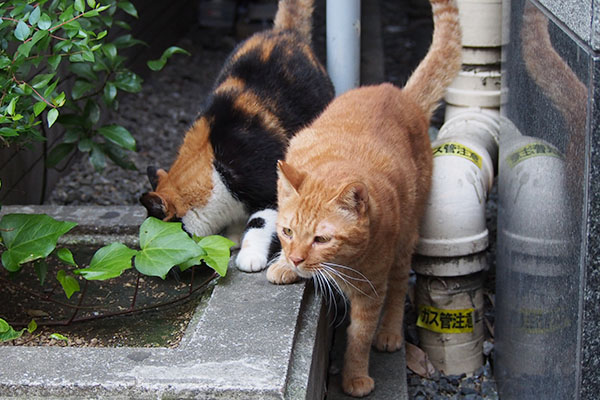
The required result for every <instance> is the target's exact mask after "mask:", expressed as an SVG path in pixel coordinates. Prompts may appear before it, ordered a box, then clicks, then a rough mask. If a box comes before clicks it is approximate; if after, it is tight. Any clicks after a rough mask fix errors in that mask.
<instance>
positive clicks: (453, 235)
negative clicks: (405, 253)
mask: <svg viewBox="0 0 600 400" xmlns="http://www.w3.org/2000/svg"><path fill="white" fill-rule="evenodd" d="M498 132H499V125H498V122H497V121H496V120H495V119H494V118H491V117H490V116H489V115H487V114H486V113H484V112H482V111H481V110H477V109H473V110H470V111H465V112H462V113H459V114H458V115H456V116H455V117H454V118H452V119H450V120H448V121H447V122H446V123H445V124H444V125H443V126H442V129H441V130H440V133H439V134H438V137H437V139H436V140H435V141H434V142H433V143H432V146H433V149H434V159H433V176H432V185H431V192H430V194H429V199H428V201H427V208H426V211H425V215H424V217H423V220H422V222H421V231H420V238H419V242H418V244H417V248H416V252H417V253H418V254H421V255H425V256H431V257H458V256H465V255H469V254H474V253H477V252H480V251H483V250H485V249H486V248H487V246H488V230H487V227H486V221H485V201H486V199H487V194H488V191H489V190H490V188H491V187H492V183H493V179H494V166H495V164H496V162H497V154H498Z"/></svg>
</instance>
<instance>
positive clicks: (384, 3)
mask: <svg viewBox="0 0 600 400" xmlns="http://www.w3.org/2000/svg"><path fill="white" fill-rule="evenodd" d="M380 5H381V8H380V9H381V16H382V34H383V45H384V52H385V74H386V76H385V79H386V80H387V81H389V82H392V83H395V84H397V85H399V86H402V85H403V84H404V82H405V81H406V79H407V78H408V76H409V75H410V73H411V72H412V71H413V70H414V68H415V67H416V64H417V63H418V62H419V60H420V59H421V58H422V57H423V56H424V54H425V52H426V51H427V49H428V47H429V42H430V38H431V17H430V11H429V6H428V5H427V2H423V1H421V0H402V1H394V0H380ZM318 18H321V17H319V16H317V24H319V23H320V22H319V19H318ZM321 31H322V30H321ZM316 43H317V45H320V44H322V38H317V40H316ZM178 45H179V46H181V47H183V48H185V49H187V50H189V51H190V52H191V53H192V56H190V57H186V56H181V55H177V56H175V57H173V58H172V59H171V60H170V61H169V63H168V65H167V67H165V69H164V70H163V71H161V72H159V73H152V74H151V75H149V76H148V77H146V79H145V82H144V85H143V89H142V91H141V92H140V93H137V94H128V95H126V96H124V97H123V98H122V99H121V101H120V108H119V112H118V113H116V114H115V115H113V116H112V117H111V120H110V121H108V122H109V123H117V124H121V125H123V126H124V127H125V128H127V129H128V130H129V131H130V132H131V133H132V135H133V136H134V137H135V139H136V142H137V148H138V151H137V153H134V154H132V161H133V163H134V164H135V165H136V167H137V171H126V170H122V169H121V168H119V167H117V166H114V165H112V164H109V165H108V166H107V168H106V169H105V170H104V171H103V172H102V173H97V172H95V171H94V169H93V167H92V166H91V164H90V163H89V162H88V161H87V159H86V158H83V157H82V158H80V159H79V160H78V161H77V162H76V163H75V165H74V166H73V168H72V169H71V171H70V172H69V173H68V174H67V175H65V176H64V177H63V178H61V179H60V180H59V182H58V183H57V185H56V187H55V189H54V191H53V192H52V194H51V195H50V197H49V198H48V200H47V202H46V203H49V204H72V205H83V204H97V205H112V204H115V205H124V204H138V198H139V196H140V195H141V194H142V193H143V192H146V191H148V190H149V183H148V180H147V177H146V174H145V170H146V167H147V166H148V165H154V166H157V167H163V168H167V167H168V166H170V164H171V163H172V161H173V160H174V158H175V156H176V153H177V149H178V147H179V145H180V143H181V141H182V138H183V134H184V132H185V131H186V130H187V128H188V127H189V126H190V124H191V123H192V122H193V120H194V119H195V117H196V115H197V113H198V111H199V110H200V107H201V105H202V102H203V99H204V96H206V94H207V93H208V91H209V90H210V88H211V86H212V82H213V80H214V78H215V77H216V74H217V72H218V71H219V69H220V67H221V64H222V62H223V60H224V59H225V58H226V56H227V54H228V53H229V52H230V51H231V49H232V48H233V46H234V45H235V40H234V39H233V38H232V37H230V36H228V35H226V34H224V32H222V31H219V30H210V29H201V28H193V29H192V30H191V31H190V33H189V34H188V35H187V36H186V37H185V38H183V39H182V40H181V42H180V43H178ZM318 53H319V51H318ZM442 121H443V111H440V112H438V113H437V114H436V116H434V119H433V122H432V125H433V126H437V127H439V126H440V125H441V123H442ZM494 199H495V193H492V195H491V200H490V201H489V204H488V225H490V226H489V228H490V238H492V240H493V238H495V200H494ZM493 253H494V245H493V243H492V246H491V250H490V260H492V265H491V269H490V270H491V271H492V272H493V270H494V265H493V260H494V256H493ZM486 290H487V293H488V298H489V299H493V293H494V281H493V273H492V274H490V275H489V277H488V279H487V280H486ZM485 312H486V318H488V321H490V323H491V324H492V325H493V314H494V310H493V303H492V302H491V301H488V302H487V307H486V311H485ZM413 313H414V312H413ZM408 315H409V310H407V316H408ZM407 324H408V326H407V340H408V341H411V342H412V343H414V344H417V345H418V337H417V335H416V327H415V326H414V319H413V320H412V321H411V320H410V318H407ZM485 353H486V357H485V365H484V366H483V367H481V368H480V369H479V370H478V371H477V372H476V373H475V374H474V375H473V376H469V377H467V376H464V375H463V376H445V375H443V374H439V373H437V374H436V375H435V376H434V377H433V378H431V379H426V378H422V377H420V376H418V375H416V374H414V373H413V372H412V371H410V370H408V369H407V381H408V391H409V398H411V399H497V398H498V394H497V391H496V384H495V382H494V380H493V372H492V365H491V363H492V359H493V339H490V338H488V340H487V341H486V352H485Z"/></svg>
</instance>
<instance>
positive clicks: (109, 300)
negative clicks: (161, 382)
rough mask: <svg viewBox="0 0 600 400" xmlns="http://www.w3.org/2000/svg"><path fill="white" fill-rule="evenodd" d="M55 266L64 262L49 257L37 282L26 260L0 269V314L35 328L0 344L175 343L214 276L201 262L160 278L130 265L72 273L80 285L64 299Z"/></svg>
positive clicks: (203, 300) (16, 323)
mask: <svg viewBox="0 0 600 400" xmlns="http://www.w3.org/2000/svg"><path fill="white" fill-rule="evenodd" d="M75 258H76V259H78V257H77V254H76V255H75ZM89 258H90V257H87V259H89ZM60 269H65V266H64V264H62V265H61V264H60V263H59V262H58V261H57V260H55V259H53V258H50V259H49V262H48V273H47V276H46V279H45V280H44V282H43V284H40V279H39V277H38V275H37V274H36V272H35V270H34V268H33V265H31V264H26V265H24V266H23V267H22V269H21V271H20V272H18V273H14V274H9V273H8V272H7V271H6V270H5V269H2V270H1V271H2V272H1V273H0V281H1V282H2V283H1V284H0V296H1V297H2V298H3V299H4V301H2V302H0V315H1V316H2V317H3V318H4V319H5V320H6V321H7V322H9V323H10V324H11V325H12V326H13V327H14V328H15V329H20V328H22V327H25V326H27V324H28V323H29V322H30V321H31V320H32V319H33V320H35V322H36V323H37V325H38V329H36V330H35V331H34V332H33V333H28V332H27V331H25V332H24V334H23V335H22V336H21V337H20V338H18V339H15V340H12V341H7V342H3V343H0V345H3V346H7V345H9V346H10V345H13V346H46V345H60V346H78V347H123V346H128V347H177V346H178V345H179V343H180V340H181V338H182V336H183V333H184V332H185V330H186V328H187V326H188V323H189V321H190V319H191V318H192V315H193V314H194V312H195V311H196V309H197V308H198V307H199V306H201V305H202V304H204V303H206V301H207V300H208V298H209V297H210V294H211V293H212V287H213V285H214V281H215V280H214V279H211V278H212V277H213V271H212V270H211V269H209V268H206V267H194V268H193V269H189V270H186V271H184V272H179V271H178V273H177V274H175V273H169V275H167V278H166V279H164V280H163V279H161V278H158V277H149V276H143V275H139V274H138V273H137V271H136V270H135V269H133V268H132V269H130V270H127V271H125V272H124V273H123V274H122V275H121V276H119V277H117V278H113V279H110V280H107V281H86V280H84V279H83V278H80V277H78V278H77V279H78V282H79V285H80V288H81V290H80V291H79V292H76V293H74V294H73V295H72V296H71V298H70V299H68V298H67V297H66V295H65V293H64V291H63V289H62V287H61V286H60V284H59V283H58V281H57V280H56V278H55V277H56V273H57V272H58V271H59V270H60ZM136 286H137V290H136ZM134 297H135V302H134ZM132 310H136V311H132ZM71 319H72V322H69V321H70V320H71ZM54 334H59V335H62V336H64V337H65V338H66V339H67V340H60V339H56V335H54Z"/></svg>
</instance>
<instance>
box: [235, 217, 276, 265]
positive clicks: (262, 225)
mask: <svg viewBox="0 0 600 400" xmlns="http://www.w3.org/2000/svg"><path fill="white" fill-rule="evenodd" d="M276 219H277V210H273V209H270V208H267V209H264V210H261V211H257V212H255V213H254V214H252V215H251V216H250V218H249V219H248V223H247V224H246V229H245V231H244V237H243V239H242V246H241V249H240V252H239V253H238V255H237V258H236V259H235V263H236V265H237V267H238V269H240V270H242V271H245V272H257V271H262V270H263V269H265V268H266V266H267V263H268V261H269V255H270V253H271V248H272V247H273V246H274V244H276V243H278V241H277V240H278V239H277V235H276V234H275V230H276V228H275V221H276Z"/></svg>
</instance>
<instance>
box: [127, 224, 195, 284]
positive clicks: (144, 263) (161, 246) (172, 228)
mask: <svg viewBox="0 0 600 400" xmlns="http://www.w3.org/2000/svg"><path fill="white" fill-rule="evenodd" d="M140 248H141V250H140V251H139V252H138V254H137V255H136V256H135V268H136V269H137V270H138V271H140V272H141V273H142V274H144V275H150V276H160V277H162V278H164V277H165V276H166V274H167V272H169V270H170V269H171V268H172V267H173V266H175V265H178V264H181V263H182V262H184V261H187V260H189V259H190V258H193V257H197V256H199V255H200V254H202V252H203V251H202V249H201V248H200V247H199V246H198V245H197V244H196V242H194V240H193V239H191V238H190V237H189V236H188V235H187V233H185V232H184V231H183V230H182V229H181V223H180V222H163V221H161V220H159V219H156V218H154V217H150V218H147V219H146V220H145V221H144V223H143V224H142V226H141V227H140Z"/></svg>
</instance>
